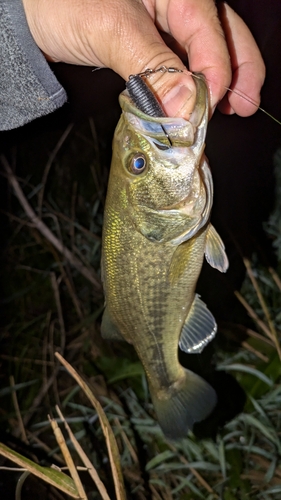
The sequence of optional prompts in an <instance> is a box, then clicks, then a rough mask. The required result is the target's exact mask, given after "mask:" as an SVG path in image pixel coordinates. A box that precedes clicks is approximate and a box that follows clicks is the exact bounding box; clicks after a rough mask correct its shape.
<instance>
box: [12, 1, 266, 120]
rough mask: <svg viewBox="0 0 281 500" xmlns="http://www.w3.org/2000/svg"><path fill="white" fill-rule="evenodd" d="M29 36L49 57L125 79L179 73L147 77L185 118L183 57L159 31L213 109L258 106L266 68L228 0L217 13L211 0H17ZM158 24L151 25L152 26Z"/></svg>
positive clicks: (189, 104) (188, 81)
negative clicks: (197, 75) (202, 86)
mask: <svg viewBox="0 0 281 500" xmlns="http://www.w3.org/2000/svg"><path fill="white" fill-rule="evenodd" d="M22 1H23V5H24V9H25V13H26V17H27V22H28V25H29V28H30V31H31V33H32V35H33V38H34V40H35V42H36V43H37V45H38V46H39V48H40V49H41V50H42V51H43V53H44V54H45V56H46V58H47V59H48V60H50V61H54V62H59V61H61V62H65V63H70V64H80V65H90V66H99V67H108V68H111V69H113V70H114V71H115V72H116V73H119V75H121V76H122V77H123V78H124V79H125V80H127V79H128V77H129V75H131V74H137V73H140V72H142V71H144V70H145V69H147V68H152V69H155V68H158V67H160V66H162V65H165V66H167V67H175V68H179V69H182V70H184V73H174V74H170V73H162V74H161V73H157V74H155V75H152V76H151V77H150V79H149V82H150V84H151V86H152V88H153V90H154V91H155V93H156V94H157V96H158V98H159V100H160V101H161V103H162V105H163V107H164V109H165V111H166V113H167V114H168V115H169V116H183V117H185V118H189V115H190V113H191V112H192V110H193V107H194V104H195V98H196V95H195V85H194V81H193V79H192V78H191V76H190V74H189V73H188V71H186V67H185V66H184V64H183V62H182V60H181V59H180V58H179V57H178V56H177V55H176V53H175V52H174V51H173V50H171V49H170V48H169V47H168V46H167V45H166V44H165V43H164V41H163V39H162V37H161V36H160V34H159V32H158V30H157V28H158V29H160V30H161V31H162V32H164V33H168V34H169V35H171V37H172V39H173V43H172V47H173V48H174V50H176V51H177V52H179V53H180V54H181V55H183V58H184V59H187V57H188V61H189V69H190V70H191V71H196V72H201V73H204V75H205V77H206V79H207V82H208V86H209V90H210V98H211V107H212V109H214V108H215V106H216V105H217V104H218V103H220V104H219V108H220V109H221V111H222V112H225V113H228V114H230V113H237V114H239V115H241V116H249V115H251V114H253V113H254V112H255V111H256V109H257V108H256V106H254V105H252V104H250V103H249V102H248V101H246V100H244V99H243V98H241V97H239V96H238V95H237V94H235V93H233V92H227V93H226V87H231V88H232V89H233V90H237V91H239V92H240V93H242V94H244V95H246V96H248V97H249V98H250V99H252V100H253V101H254V102H255V103H257V105H258V104H259V101H260V98H259V94H260V89H261V86H262V84H263V81H264V77H265V68H264V64H263V61H262V57H261V55H260V52H259V49H258V47H257V45H256V43H255V41H254V39H253V37H252V35H251V33H250V31H249V29H248V28H247V26H246V25H245V23H244V22H243V21H242V19H241V18H240V17H239V16H238V15H237V14H236V13H235V12H234V11H233V10H232V9H231V8H230V7H229V6H228V5H227V4H220V6H219V16H220V20H221V24H220V21H219V18H218V13H217V9H216V6H215V3H214V1H213V0H142V1H140V0H139V1H137V0H107V1H105V0H80V1H77V0H22ZM156 26H157V28H156Z"/></svg>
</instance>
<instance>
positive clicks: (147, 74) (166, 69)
mask: <svg viewBox="0 0 281 500" xmlns="http://www.w3.org/2000/svg"><path fill="white" fill-rule="evenodd" d="M186 72H187V73H188V74H189V75H191V76H193V77H194V78H198V79H199V78H201V77H200V76H199V75H197V74H196V73H192V71H189V70H186ZM155 73H184V70H182V69H178V68H173V67H167V66H160V67H159V68H156V69H150V68H148V69H146V70H145V71H143V72H142V73H138V74H137V75H130V76H129V81H128V82H127V84H126V86H127V88H128V84H129V82H130V80H132V81H133V79H134V78H135V77H141V78H142V77H146V78H149V77H150V76H151V75H153V74H155ZM207 81H208V82H211V81H210V80H207ZM224 88H225V89H226V90H228V91H229V92H233V93H234V94H236V95H238V96H239V97H241V98H242V99H245V100H246V101H248V102H249V103H251V104H253V106H255V107H256V108H257V109H259V110H260V111H262V112H263V113H265V114H266V115H267V116H268V117H269V118H271V119H272V120H274V121H275V122H276V123H278V125H281V121H280V120H278V119H277V118H275V116H273V115H272V114H271V113H269V112H268V111H266V110H265V109H263V108H261V106H259V105H258V104H256V103H255V101H253V99H251V98H250V97H249V96H245V95H244V94H242V92H240V91H239V90H234V89H231V88H229V87H225V86H224ZM129 93H130V92H129ZM147 114H149V113H147ZM154 116H155V115H154Z"/></svg>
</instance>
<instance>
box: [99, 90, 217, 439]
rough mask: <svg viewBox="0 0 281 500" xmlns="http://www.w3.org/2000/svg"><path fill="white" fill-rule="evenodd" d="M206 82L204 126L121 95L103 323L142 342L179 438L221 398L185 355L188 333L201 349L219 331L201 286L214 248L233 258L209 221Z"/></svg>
mask: <svg viewBox="0 0 281 500" xmlns="http://www.w3.org/2000/svg"><path fill="white" fill-rule="evenodd" d="M198 90H199V97H198V100H199V104H198V105H197V108H196V110H195V121H196V120H197V122H198V123H197V127H196V126H194V124H192V123H189V122H186V121H185V120H182V119H180V120H179V119H165V118H164V119H163V118H162V119H161V120H160V119H155V118H154V119H151V118H149V117H147V116H146V115H143V114H142V113H141V112H139V111H138V110H136V108H134V106H133V105H132V104H131V103H130V101H129V98H128V97H126V95H125V96H123V97H122V98H121V106H122V108H123V114H122V115H121V118H120V121H119V124H118V126H117V129H116V132H115V137H114V142H113V158H112V165H111V172H110V179H109V184H108V193H107V201H106V208H105V216H104V228H103V255H102V274H103V284H104V290H105V297H106V310H105V313H104V318H103V323H102V333H103V336H104V337H107V338H123V339H124V340H126V341H127V342H130V343H132V344H133V346H134V347H135V349H136V352H137V354H138V356H139V358H140V360H141V362H142V364H143V366H144V369H145V372H146V375H147V378H148V382H149V387H150V391H151V395H152V399H153V403H154V406H155V409H156V412H157V416H158V420H159V422H160V425H161V427H162V429H163V430H164V432H165V434H166V435H167V436H168V437H171V438H177V437H182V436H183V435H184V434H185V433H186V432H187V429H188V428H192V425H193V423H194V421H197V420H201V419H203V418H205V417H206V416H207V415H208V414H209V413H210V411H211V410H212V409H213V407H214V405H215V401H216V396H215V393H214V391H213V389H212V388H211V387H210V386H209V385H208V384H207V383H206V382H205V381H204V380H203V379H201V378H200V377H198V376H197V375H195V374H193V373H192V372H189V371H188V370H185V369H184V368H183V367H182V366H181V365H180V363H179V361H178V345H179V342H180V346H181V348H183V349H184V350H187V351H188V352H200V351H201V350H202V348H203V347H204V345H205V344H206V343H207V342H208V341H209V340H211V338H212V337H213V336H214V334H215V329H216V325H215V321H214V319H213V317H212V315H211V313H209V311H208V310H207V308H206V306H205V305H204V303H203V302H201V300H200V298H199V297H198V296H196V295H195V286H196V282H197V279H198V276H199V273H200V271H201V267H202V262H203V258H204V254H206V256H207V260H209V262H210V263H211V264H212V265H216V267H219V266H221V267H224V268H225V267H226V261H225V256H224V255H222V254H223V250H222V247H221V245H222V244H221V240H220V239H219V236H218V235H217V233H215V230H214V229H213V228H212V226H211V225H210V223H209V216H210V210H211V205H212V195H213V191H212V179H211V175H210V171H209V167H208V165H207V163H206V159H205V157H204V154H203V151H204V139H205V133H206V126H207V125H206V124H207V113H208V109H207V91H206V88H205V83H204V82H203V84H202V83H201V84H200V86H199V88H198ZM200 99H201V101H200ZM163 127H164V132H163ZM200 127H201V128H200ZM167 130H168V131H169V138H170V137H173V146H172V147H171V148H170V147H168V145H167V138H166V133H167ZM200 134H201V135H200ZM174 144H175V146H174ZM216 238H218V240H217V241H216ZM220 259H221V261H223V259H224V262H222V263H218V261H219V260H220ZM214 261H215V262H214ZM221 270H225V269H221ZM198 318H199V319H198ZM200 318H201V319H200ZM202 318H203V319H202ZM201 323H202V324H201ZM198 324H199V329H198ZM205 329H206V330H207V331H206V332H205ZM197 330H199V334H198V332H197Z"/></svg>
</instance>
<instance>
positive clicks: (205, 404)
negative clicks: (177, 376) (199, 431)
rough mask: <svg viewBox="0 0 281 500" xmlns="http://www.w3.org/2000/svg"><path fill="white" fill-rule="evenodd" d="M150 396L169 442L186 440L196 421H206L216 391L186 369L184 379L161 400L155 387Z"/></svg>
mask: <svg viewBox="0 0 281 500" xmlns="http://www.w3.org/2000/svg"><path fill="white" fill-rule="evenodd" d="M150 394H151V398H152V402H153V405H154V409H155V411H156V415H157V418H158V422H159V424H160V427H161V428H162V430H163V432H164V434H165V436H166V437H167V438H168V439H172V440H176V439H181V438H184V437H185V436H186V435H187V432H188V430H192V428H193V424H194V423H195V422H200V421H201V420H204V419H205V418H206V417H207V416H208V415H209V414H210V413H211V412H212V410H213V409H214V407H215V405H216V402H217V396H216V392H215V390H214V389H213V388H212V387H211V386H210V385H209V384H208V383H207V382H206V381H205V380H204V379H203V378H201V377H199V375H196V374H195V373H193V372H191V371H189V370H185V377H184V379H183V380H181V381H180V383H175V384H174V386H173V387H171V388H169V391H167V393H166V394H165V393H164V391H163V393H162V394H161V396H160V397H159V394H157V393H156V392H155V391H154V390H153V387H150Z"/></svg>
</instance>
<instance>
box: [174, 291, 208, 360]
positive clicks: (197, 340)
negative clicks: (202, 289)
mask: <svg viewBox="0 0 281 500" xmlns="http://www.w3.org/2000/svg"><path fill="white" fill-rule="evenodd" d="M216 331H217V324H216V321H215V318H214V316H213V315H212V313H211V312H210V311H209V309H208V308H207V306H206V304H204V302H203V301H202V300H201V299H200V298H199V295H195V297H194V300H193V303H192V306H191V308H190V311H189V313H188V316H187V318H186V320H185V323H184V325H183V328H182V331H181V335H180V341H179V347H180V349H181V350H182V351H184V352H187V353H195V354H197V353H199V352H201V351H203V349H204V347H205V346H206V345H207V344H208V343H209V342H210V341H211V340H212V339H213V338H214V336H215V334H216Z"/></svg>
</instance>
